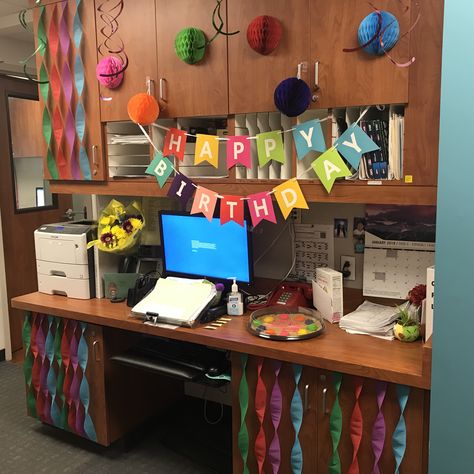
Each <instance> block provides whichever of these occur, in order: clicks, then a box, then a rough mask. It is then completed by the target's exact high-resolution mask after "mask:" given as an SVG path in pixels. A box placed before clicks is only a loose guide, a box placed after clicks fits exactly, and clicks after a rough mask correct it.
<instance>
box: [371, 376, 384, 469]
mask: <svg viewBox="0 0 474 474" xmlns="http://www.w3.org/2000/svg"><path fill="white" fill-rule="evenodd" d="M376 392H377V406H378V407H379V411H378V413H377V417H376V418H375V422H374V426H373V428H372V450H373V452H374V467H373V469H372V474H380V467H379V461H380V457H381V456H382V451H383V446H384V444H385V418H384V416H383V412H382V405H383V402H384V400H385V394H386V393H387V382H382V381H377V384H376Z"/></svg>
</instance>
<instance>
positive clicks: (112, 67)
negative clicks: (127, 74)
mask: <svg viewBox="0 0 474 474" xmlns="http://www.w3.org/2000/svg"><path fill="white" fill-rule="evenodd" d="M122 70H123V62H122V60H121V59H120V58H118V57H117V56H105V57H104V58H102V59H101V60H100V61H99V63H98V64H97V66H96V68H95V74H96V76H97V80H98V81H99V83H100V84H101V85H103V86H105V87H107V88H108V89H115V88H116V87H118V86H119V85H120V84H121V83H122V80H123V72H120V71H122ZM114 73H119V74H116V75H114V76H111V74H114ZM103 74H105V76H104V75H103Z"/></svg>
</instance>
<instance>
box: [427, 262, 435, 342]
mask: <svg viewBox="0 0 474 474" xmlns="http://www.w3.org/2000/svg"><path fill="white" fill-rule="evenodd" d="M434 282H435V267H434V265H433V266H432V267H428V268H427V269H426V301H425V341H427V340H428V339H429V338H430V337H431V335H432V334H433V305H434Z"/></svg>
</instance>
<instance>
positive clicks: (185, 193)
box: [168, 173, 195, 207]
mask: <svg viewBox="0 0 474 474" xmlns="http://www.w3.org/2000/svg"><path fill="white" fill-rule="evenodd" d="M194 190H195V187H194V183H193V182H192V181H191V180H190V179H189V178H188V177H187V176H185V175H184V174H181V173H176V176H175V177H174V179H173V182H172V183H171V186H170V188H169V189H168V196H169V197H174V198H176V199H178V200H179V202H180V203H181V205H182V206H183V207H184V206H186V204H187V202H188V201H189V198H190V197H191V196H192V195H193V192H194Z"/></svg>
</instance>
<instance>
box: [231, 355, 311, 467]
mask: <svg viewBox="0 0 474 474" xmlns="http://www.w3.org/2000/svg"><path fill="white" fill-rule="evenodd" d="M278 370H279V374H278V377H277V376H276V372H277V371H278ZM296 381H298V383H297V384H296ZM277 382H278V384H277ZM315 383H316V377H315V370H314V369H312V368H309V367H302V366H297V365H293V364H289V363H282V362H279V361H276V360H273V359H263V358H259V357H252V356H246V355H243V354H237V353H234V354H233V355H232V394H233V401H232V405H233V407H234V409H233V415H232V416H233V423H232V425H233V453H234V454H233V472H243V466H244V459H246V462H245V463H246V465H247V468H248V471H249V472H251V473H258V472H280V473H292V472H303V473H307V474H315V473H316V472H317V471H316V469H317V466H316V450H315V446H316V444H317V429H316V387H315ZM245 453H247V454H245Z"/></svg>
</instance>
